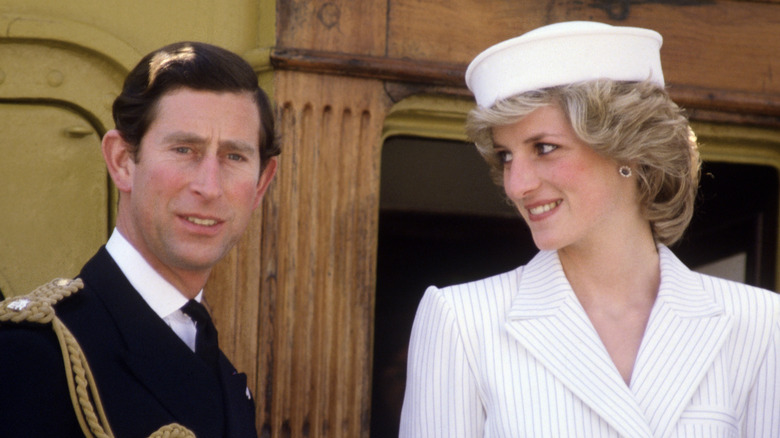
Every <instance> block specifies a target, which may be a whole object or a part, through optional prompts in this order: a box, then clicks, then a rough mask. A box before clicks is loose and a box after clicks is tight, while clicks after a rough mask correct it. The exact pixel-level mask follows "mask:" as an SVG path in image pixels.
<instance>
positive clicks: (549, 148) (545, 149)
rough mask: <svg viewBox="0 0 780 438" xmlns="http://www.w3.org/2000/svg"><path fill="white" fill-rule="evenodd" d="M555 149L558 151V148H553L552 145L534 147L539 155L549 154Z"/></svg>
mask: <svg viewBox="0 0 780 438" xmlns="http://www.w3.org/2000/svg"><path fill="white" fill-rule="evenodd" d="M556 149H558V146H555V145H554V144H549V143H539V144H537V145H536V150H537V151H538V152H539V155H546V154H549V153H550V152H552V151H554V150H556Z"/></svg>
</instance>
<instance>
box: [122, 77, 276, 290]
mask: <svg viewBox="0 0 780 438" xmlns="http://www.w3.org/2000/svg"><path fill="white" fill-rule="evenodd" d="M259 133H260V116H259V114H258V110H257V106H256V104H255V103H254V101H253V99H252V97H251V95H250V94H248V93H245V94H237V93H215V92H210V91H196V90H192V89H186V88H185V89H180V90H176V91H173V92H171V93H169V94H166V95H164V96H163V97H162V98H161V99H160V101H159V103H158V106H157V110H156V117H155V119H154V121H153V122H152V124H151V125H150V126H149V129H148V131H147V132H146V134H145V135H144V137H143V139H142V140H141V145H140V149H139V150H140V153H139V155H138V157H136V160H135V161H133V160H131V159H128V164H127V168H128V178H127V179H128V183H127V184H126V185H124V186H123V187H120V190H122V194H121V200H120V211H119V217H118V218H117V226H118V227H119V229H120V231H121V232H122V234H123V235H124V236H125V237H126V238H127V239H128V240H129V241H130V242H131V243H132V244H133V246H134V247H135V248H136V249H137V250H139V252H141V254H142V255H143V256H144V258H145V259H146V260H147V261H148V262H149V263H150V264H151V265H152V266H153V267H154V268H155V269H156V270H157V271H158V272H160V273H161V274H162V275H163V276H164V277H165V278H166V279H168V280H169V281H170V282H171V283H172V284H174V286H177V287H180V286H181V285H180V284H178V283H179V282H180V281H184V283H187V281H185V280H184V279H185V278H187V277H192V276H193V275H194V276H196V277H202V276H204V275H205V276H206V277H207V276H208V273H209V272H210V269H211V268H212V267H213V266H214V264H216V263H217V261H219V260H220V259H221V258H222V257H223V256H224V255H225V254H226V253H227V252H228V251H229V250H230V248H232V247H233V245H234V244H235V243H236V242H237V241H238V240H239V238H240V237H241V234H242V233H243V232H244V229H245V228H246V226H247V224H248V222H249V219H250V216H251V214H252V211H253V210H254V209H255V208H256V207H257V206H258V205H259V203H260V201H261V200H262V196H263V193H264V192H265V189H266V188H267V186H268V182H270V179H271V177H272V176H273V173H274V169H275V167H274V166H269V168H268V169H266V171H265V172H264V173H263V174H262V175H261V174H260V153H259ZM123 202H124V203H126V205H124V206H123V205H122V203H123Z"/></svg>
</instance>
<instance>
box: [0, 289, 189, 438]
mask: <svg viewBox="0 0 780 438" xmlns="http://www.w3.org/2000/svg"><path fill="white" fill-rule="evenodd" d="M83 287H84V282H83V281H82V280H81V279H75V280H69V279H63V278H59V279H56V280H53V281H51V282H49V283H46V284H44V285H43V286H40V287H38V288H37V289H35V290H34V291H32V292H30V293H29V294H27V295H24V296H20V297H14V298H9V299H7V300H5V301H0V323H3V322H12V323H21V322H31V323H36V324H41V325H45V324H51V326H52V329H53V330H54V333H55V334H56V335H57V340H58V341H59V344H60V349H61V350H62V358H63V363H64V365H65V376H66V377H67V380H68V388H69V390H70V398H71V402H72V403H73V408H74V410H75V412H76V418H77V419H78V422H79V426H81V430H82V432H84V436H85V437H87V438H113V436H114V435H113V433H112V432H111V427H110V426H109V424H108V418H107V417H106V413H105V411H104V410H103V403H102V402H101V401H100V395H99V394H98V391H97V385H96V383H95V379H94V377H93V376H92V371H91V370H90V368H89V363H88V362H87V358H86V357H85V356H84V352H83V351H82V350H81V346H80V345H79V343H78V341H77V340H76V338H75V337H74V336H73V334H72V333H71V332H70V330H68V328H67V327H66V326H65V324H63V323H62V321H60V319H59V318H57V317H56V315H55V314H54V307H53V305H54V304H55V303H57V302H58V301H60V300H62V299H63V298H66V297H69V296H70V295H72V294H73V293H75V292H78V291H79V290H80V289H81V288H83ZM149 438H196V437H195V434H194V433H193V432H192V431H190V430H189V429H187V428H186V427H184V426H182V425H180V424H176V423H173V424H169V425H167V426H163V427H161V428H160V429H158V430H157V431H156V432H154V433H153V434H152V435H150V436H149Z"/></svg>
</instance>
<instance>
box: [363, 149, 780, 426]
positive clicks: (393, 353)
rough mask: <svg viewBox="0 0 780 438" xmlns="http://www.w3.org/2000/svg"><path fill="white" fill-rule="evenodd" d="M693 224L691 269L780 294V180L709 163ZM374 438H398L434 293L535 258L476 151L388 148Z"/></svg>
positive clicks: (765, 172) (688, 239) (759, 169)
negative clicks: (424, 314) (420, 314)
mask: <svg viewBox="0 0 780 438" xmlns="http://www.w3.org/2000/svg"><path fill="white" fill-rule="evenodd" d="M702 171H703V172H702V180H701V187H700V191H699V193H700V194H699V200H698V205H697V209H696V213H695V215H694V219H693V221H692V223H691V226H690V227H689V229H688V231H687V232H686V235H685V237H684V238H683V240H682V241H681V242H680V243H679V244H678V245H675V246H674V247H673V248H672V249H673V251H674V252H675V253H676V254H677V255H678V257H680V259H681V260H682V261H683V262H684V263H686V265H688V266H689V267H691V268H692V269H699V270H702V271H705V272H707V273H712V274H714V275H720V276H723V277H727V278H730V279H734V280H738V281H743V282H746V283H749V284H754V285H759V286H761V287H765V288H768V289H774V288H775V284H774V283H775V279H774V276H775V266H776V260H775V258H776V252H777V228H778V221H777V220H778V218H777V212H778V172H777V170H776V169H775V168H773V167H769V166H754V165H745V164H733V163H716V162H708V163H705V164H704V166H703V169H702ZM381 172H382V182H381V200H380V217H379V245H378V256H377V263H378V265H377V290H376V317H375V337H374V376H373V399H372V414H371V419H372V420H371V436H372V437H373V438H386V437H397V436H398V421H399V415H400V410H401V403H402V401H403V392H404V384H405V372H406V348H407V342H408V339H409V334H410V331H411V326H412V321H413V319H414V314H415V310H416V308H417V304H418V302H419V300H420V298H421V297H422V294H423V293H424V292H425V289H426V288H427V287H428V286H429V285H436V286H439V287H441V286H447V285H451V284H457V283H462V282H466V281H471V280H476V279H479V278H484V277H487V276H490V275H494V274H497V273H500V272H505V271H508V270H511V269H513V268H515V267H517V266H519V265H521V264H524V263H526V262H527V261H528V260H529V259H530V258H531V257H532V256H533V255H534V254H535V253H536V252H537V249H536V247H535V246H534V244H533V241H532V239H531V236H530V233H529V232H528V229H527V228H526V226H525V224H524V223H523V221H522V219H520V217H519V216H518V215H517V214H516V213H515V212H514V209H513V208H512V207H510V206H509V205H508V204H507V203H506V202H505V201H504V199H503V196H502V194H501V191H500V189H499V188H498V187H496V186H495V185H494V184H493V183H492V182H491V181H490V178H489V176H488V169H487V165H486V164H485V163H484V162H483V161H482V159H481V157H480V156H479V154H478V153H477V152H476V150H475V149H474V146H473V145H471V144H468V143H461V142H451V141H440V140H426V139H419V138H392V139H389V140H388V141H387V142H386V143H385V146H384V150H383V156H382V170H381Z"/></svg>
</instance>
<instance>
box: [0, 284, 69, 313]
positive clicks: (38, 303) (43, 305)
mask: <svg viewBox="0 0 780 438" xmlns="http://www.w3.org/2000/svg"><path fill="white" fill-rule="evenodd" d="M83 287H84V282H83V281H82V280H81V279H79V278H77V279H75V280H71V279H67V278H57V279H55V280H52V281H50V282H48V283H46V284H44V285H42V286H39V287H38V288H37V289H35V290H34V291H32V292H30V293H28V294H27V295H22V296H18V297H11V298H8V299H6V300H5V301H0V323H3V322H17V323H18V322H35V323H40V324H48V323H50V322H51V321H52V319H54V308H53V306H54V304H55V303H57V302H59V301H61V300H62V299H63V298H66V297H69V296H71V295H72V294H74V293H76V292H78V291H79V290H81V289H82V288H83Z"/></svg>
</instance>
